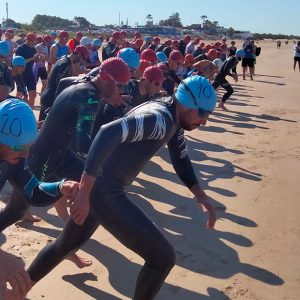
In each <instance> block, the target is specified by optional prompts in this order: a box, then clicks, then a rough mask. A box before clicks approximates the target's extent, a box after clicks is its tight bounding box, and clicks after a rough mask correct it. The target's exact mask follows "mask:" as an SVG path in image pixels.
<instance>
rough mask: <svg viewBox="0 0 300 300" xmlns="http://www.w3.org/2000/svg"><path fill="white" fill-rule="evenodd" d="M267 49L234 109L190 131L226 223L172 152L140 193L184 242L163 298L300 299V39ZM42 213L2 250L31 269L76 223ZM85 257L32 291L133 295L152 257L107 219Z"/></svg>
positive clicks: (2, 239) (12, 234)
mask: <svg viewBox="0 0 300 300" xmlns="http://www.w3.org/2000/svg"><path fill="white" fill-rule="evenodd" d="M239 45H240V44H238V45H237V46H239ZM259 46H261V47H262V53H261V56H259V57H258V58H257V65H256V71H255V72H256V76H255V77H254V81H250V78H249V77H247V78H246V80H243V79H242V76H240V77H239V82H238V83H235V84H233V87H234V90H235V93H234V95H233V96H232V97H231V98H230V99H229V100H228V101H227V102H226V103H227V107H228V109H229V110H230V111H228V112H225V111H222V110H220V109H216V110H215V112H214V114H213V115H212V116H211V118H210V121H209V122H208V124H207V126H206V127H203V128H199V130H198V129H197V130H194V131H193V132H186V138H187V143H188V146H189V155H190V158H191V159H192V162H193V165H194V168H195V171H196V173H197V176H198V177H199V179H200V181H201V184H202V186H203V188H204V189H205V191H206V192H207V193H208V195H209V196H210V197H211V199H212V201H213V203H214V205H215V206H216V207H217V214H218V221H217V223H216V226H215V229H214V230H208V229H206V228H204V225H205V221H206V218H205V214H204V213H202V212H201V211H199V209H197V207H196V204H195V202H194V201H193V199H192V194H191V193H190V192H189V190H188V189H187V188H186V187H185V186H183V185H182V183H181V182H180V180H179V178H178V177H177V175H176V174H175V172H174V169H173V167H172V165H171V163H170V157H169V154H168V150H167V148H163V149H161V151H160V152H159V153H157V155H156V156H155V157H154V158H153V159H152V160H151V161H150V162H149V163H148V165H147V167H146V168H145V169H144V170H143V172H142V173H141V174H140V175H139V176H138V178H137V180H136V181H135V182H134V184H133V186H131V187H130V188H129V189H128V191H129V193H130V198H131V199H132V201H134V202H135V203H136V204H138V205H139V206H140V207H141V208H142V209H143V210H144V211H145V212H146V213H147V214H148V215H149V217H150V218H151V219H152V220H153V221H154V222H155V223H156V224H157V225H158V226H159V227H160V228H161V230H162V231H163V232H164V234H165V236H166V237H167V238H168V240H169V241H170V242H171V243H172V245H173V246H174V248H175V250H176V254H177V264H176V266H175V268H174V269H173V270H172V271H171V273H170V275H169V276H168V278H167V280H166V282H165V284H164V285H163V287H162V289H161V291H160V292H159V294H158V296H157V297H156V299H157V300H206V299H212V300H223V299H255V300H297V299H299V294H300V259H299V258H298V255H299V253H300V252H299V250H300V218H299V212H300V201H299V198H300V184H299V171H300V104H299V94H300V93H299V91H300V90H299V86H300V72H299V71H298V70H297V71H295V72H294V71H293V68H292V64H293V46H294V45H293V43H292V41H290V43H289V44H288V46H286V45H284V44H283V45H282V47H281V49H277V48H276V43H275V42H271V41H264V42H259ZM238 72H239V73H241V66H238ZM229 81H231V79H230V78H229ZM231 83H233V81H231ZM39 89H40V88H39ZM39 89H38V91H39ZM219 93H220V95H222V94H223V90H222V89H220V90H219ZM36 103H39V99H37V102H36ZM124 155H125V154H124ZM124 159H126V156H125V157H124ZM7 193H8V191H7V188H6V189H4V190H3V191H2V192H1V199H3V198H7ZM298 201H299V202H298ZM4 205H5V204H4V203H3V202H2V201H1V202H0V207H4ZM32 212H33V213H35V214H37V215H39V216H40V217H41V218H42V219H43V220H42V221H41V222H39V223H36V224H34V225H32V224H28V223H24V222H21V223H18V224H17V225H13V226H11V227H9V228H8V229H6V230H5V231H4V232H3V234H0V244H1V248H3V249H4V250H7V251H8V252H10V253H13V254H15V255H17V256H20V257H22V258H23V259H24V261H25V263H26V266H29V265H30V263H31V262H32V261H33V259H34V258H35V256H36V255H37V253H38V252H39V251H40V249H42V248H43V247H44V246H45V245H46V244H47V243H48V242H49V241H51V240H54V239H55V237H56V236H57V235H58V234H59V232H60V231H61V229H62V227H63V224H64V223H63V222H62V221H61V220H59V218H58V217H57V216H56V213H55V212H54V209H53V208H42V209H40V208H39V209H36V208H34V209H32ZM79 254H80V255H81V256H85V257H88V258H90V259H92V260H93V265H92V266H91V267H88V268H85V269H77V268H76V267H75V265H73V264H72V263H71V262H69V261H64V262H62V263H61V264H60V265H59V266H58V267H57V268H56V269H55V270H53V272H51V273H50V274H49V275H48V276H46V277H45V278H44V279H42V280H41V281H40V282H39V283H38V284H37V285H36V286H35V287H34V288H33V289H32V291H31V292H30V293H29V294H28V296H27V299H31V300H40V299H48V300H66V299H72V300H89V299H99V300H117V299H122V300H125V299H131V298H132V295H133V290H134V285H135V280H136V276H137V273H138V271H139V270H140V268H141V265H142V264H143V261H142V259H141V258H140V257H138V256H137V255H136V254H135V253H133V252H131V251H129V250H128V249H126V248H125V247H124V246H123V245H121V244H120V243H119V242H118V241H117V240H116V239H115V238H114V237H113V236H112V235H110V234H109V233H108V232H107V231H105V230H104V229H103V228H101V227H99V229H98V230H97V231H96V233H95V234H94V235H93V237H92V238H91V239H90V240H89V241H88V243H86V244H85V245H84V247H83V248H82V250H80V252H79Z"/></svg>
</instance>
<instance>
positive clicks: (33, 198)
mask: <svg viewBox="0 0 300 300" xmlns="http://www.w3.org/2000/svg"><path fill="white" fill-rule="evenodd" d="M10 182H11V184H12V185H13V186H14V187H15V188H16V189H17V190H18V191H19V193H20V194H21V195H23V196H24V198H25V200H26V202H27V203H29V204H30V205H32V206H38V207H43V206H48V205H51V204H53V203H55V202H56V201H57V200H58V199H59V198H60V197H61V196H62V194H61V193H60V185H61V184H62V183H63V181H60V182H51V183H46V182H39V181H38V179H37V178H36V177H35V176H34V175H33V173H32V172H31V171H30V169H29V168H28V166H27V162H24V160H22V161H21V162H20V163H19V164H18V168H17V169H16V171H15V172H14V174H13V176H12V177H11V179H10Z"/></svg>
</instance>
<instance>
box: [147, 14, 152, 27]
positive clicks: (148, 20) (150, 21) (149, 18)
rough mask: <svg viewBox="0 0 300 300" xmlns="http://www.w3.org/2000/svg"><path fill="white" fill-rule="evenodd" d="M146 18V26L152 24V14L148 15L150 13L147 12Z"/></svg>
mask: <svg viewBox="0 0 300 300" xmlns="http://www.w3.org/2000/svg"><path fill="white" fill-rule="evenodd" d="M146 20H147V22H146V25H147V26H149V27H150V26H153V17H152V15H150V14H148V15H147V16H146Z"/></svg>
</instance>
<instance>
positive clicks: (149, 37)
mask: <svg viewBox="0 0 300 300" xmlns="http://www.w3.org/2000/svg"><path fill="white" fill-rule="evenodd" d="M144 40H145V42H147V43H151V42H152V40H153V38H152V36H146V37H145V39H144Z"/></svg>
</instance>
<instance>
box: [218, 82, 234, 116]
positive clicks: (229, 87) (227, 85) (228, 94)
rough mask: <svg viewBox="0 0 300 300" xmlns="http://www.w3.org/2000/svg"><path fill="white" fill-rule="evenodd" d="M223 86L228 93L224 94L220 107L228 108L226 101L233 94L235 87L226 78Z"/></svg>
mask: <svg viewBox="0 0 300 300" xmlns="http://www.w3.org/2000/svg"><path fill="white" fill-rule="evenodd" d="M222 88H223V89H225V90H226V93H225V94H224V95H223V97H222V102H220V104H219V107H220V108H222V109H224V110H227V108H226V107H225V105H224V103H225V102H226V100H227V99H228V98H229V97H230V96H231V95H232V94H233V88H232V86H231V84H230V83H229V82H228V81H227V80H226V79H225V80H224V82H222Z"/></svg>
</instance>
